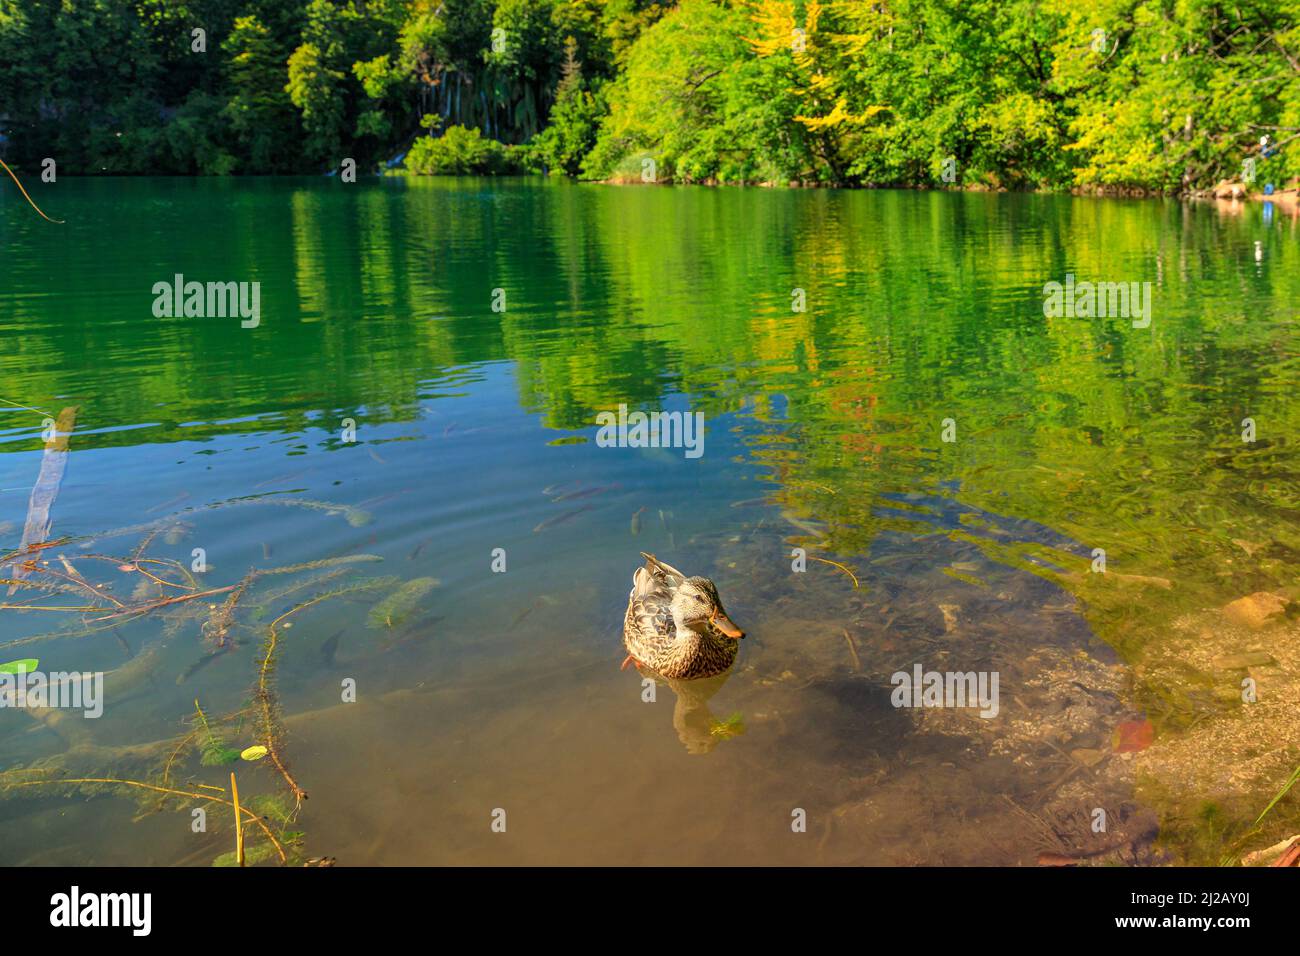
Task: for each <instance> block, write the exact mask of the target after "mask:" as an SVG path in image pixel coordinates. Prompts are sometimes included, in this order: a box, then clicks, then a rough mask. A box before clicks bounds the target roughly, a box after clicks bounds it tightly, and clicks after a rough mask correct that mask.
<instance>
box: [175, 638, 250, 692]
mask: <svg viewBox="0 0 1300 956" xmlns="http://www.w3.org/2000/svg"><path fill="white" fill-rule="evenodd" d="M246 643H248V642H247V641H232V642H230V643H228V644H225V645H223V646H222V647H220V648H219V649H217V650H215V651H210V652H208V653H207V654H204V655H203V656H202V657H200V658H199V659H198V660H197V661H195V662H194V663H193V664H191V665H190V666H189V667H187V668H185V670H183V671H181V672H180V675H179V676H178V677H177V678H176V683H178V684H184V683H185V682H186V681H187V680H189V679H190V678H191V677H193V676H194V675H195V674H197V673H198V672H199V671H201V670H203V668H205V667H207V666H208V665H209V664H211V663H212V662H213V661H215V660H216V659H217V658H218V657H220V656H221V655H223V654H225V653H227V651H229V650H230V648H231V646H238V647H242V646H243V645H244V644H246Z"/></svg>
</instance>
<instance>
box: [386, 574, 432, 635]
mask: <svg viewBox="0 0 1300 956" xmlns="http://www.w3.org/2000/svg"><path fill="white" fill-rule="evenodd" d="M438 583H439V582H438V579H437V578H415V579H414V580H411V581H407V582H406V583H405V584H403V585H402V586H401V587H400V588H398V589H397V590H396V591H394V592H393V593H392V594H390V595H388V597H386V598H384V599H383V600H382V601H380V602H379V603H378V604H376V605H375V606H374V607H373V608H371V610H370V617H369V619H368V626H369V627H371V628H376V629H378V628H391V627H396V626H397V625H398V624H401V623H402V622H403V621H405V620H406V619H407V618H408V617H410V616H411V612H412V611H414V610H415V606H416V605H417V604H419V603H420V599H421V598H423V597H424V596H425V595H426V594H428V593H429V592H430V591H432V590H433V589H434V588H436V587H437V586H438Z"/></svg>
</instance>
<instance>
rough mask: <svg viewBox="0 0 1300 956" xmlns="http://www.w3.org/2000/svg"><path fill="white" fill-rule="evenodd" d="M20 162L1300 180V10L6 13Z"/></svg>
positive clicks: (271, 4) (104, 4)
mask: <svg viewBox="0 0 1300 956" xmlns="http://www.w3.org/2000/svg"><path fill="white" fill-rule="evenodd" d="M0 158H3V159H4V160H5V161H6V162H8V163H9V164H10V165H12V166H14V167H15V168H16V169H18V170H20V171H27V172H28V173H29V174H31V173H33V172H37V171H39V170H40V169H41V168H42V163H43V161H44V160H45V159H46V158H53V159H54V160H55V161H56V164H57V170H58V172H59V173H65V174H86V175H97V174H111V175H140V174H156V175H267V174H322V173H329V172H331V171H335V170H338V169H339V168H340V166H341V164H342V163H343V162H344V161H345V160H347V159H352V160H354V161H355V163H356V165H357V168H358V169H359V170H360V171H362V172H363V173H370V172H382V171H388V170H396V169H405V170H406V171H407V172H410V173H426V174H470V173H476V174H485V173H519V172H546V173H550V174H553V175H566V176H571V177H576V178H582V179H592V180H606V181H609V180H613V181H629V182H632V181H643V180H652V181H659V182H679V183H770V184H782V185H786V184H800V185H840V186H932V187H968V188H972V187H973V188H992V189H1047V190H1067V189H1074V190H1081V191H1119V192H1127V191H1141V192H1154V193H1171V194H1177V193H1188V192H1193V191H1196V190H1202V189H1207V188H1211V187H1213V186H1214V185H1215V184H1216V183H1218V182H1221V181H1223V180H1225V179H1240V178H1243V170H1249V172H1248V173H1245V175H1244V178H1246V179H1250V178H1251V177H1252V175H1253V176H1254V177H1258V179H1259V181H1260V182H1261V183H1264V182H1273V183H1277V185H1278V186H1279V187H1281V186H1282V185H1283V184H1284V183H1285V182H1287V181H1289V180H1290V179H1291V178H1292V177H1294V176H1296V175H1298V174H1300V0H1236V2H1213V0H1094V2H1092V3H1087V4H1080V3H1077V2H1074V0H885V2H879V3H869V2H818V0H800V2H791V0H755V2H746V0H683V2H680V3H662V2H656V0H405V2H403V0H76V2H69V0H0Z"/></svg>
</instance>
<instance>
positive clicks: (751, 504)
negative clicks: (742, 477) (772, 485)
mask: <svg viewBox="0 0 1300 956" xmlns="http://www.w3.org/2000/svg"><path fill="white" fill-rule="evenodd" d="M768 504H771V502H770V501H768V499H767V498H766V497H764V498H746V499H745V500H744V501H733V502H732V503H731V507H733V508H755V507H758V506H759V505H768Z"/></svg>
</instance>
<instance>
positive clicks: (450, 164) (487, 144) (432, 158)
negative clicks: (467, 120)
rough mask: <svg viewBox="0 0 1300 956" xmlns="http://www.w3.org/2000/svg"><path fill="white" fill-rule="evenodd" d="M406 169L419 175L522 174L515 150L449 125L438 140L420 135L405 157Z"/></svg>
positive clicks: (472, 130)
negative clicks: (519, 172)
mask: <svg viewBox="0 0 1300 956" xmlns="http://www.w3.org/2000/svg"><path fill="white" fill-rule="evenodd" d="M406 168H407V169H408V170H409V171H410V172H412V173H415V174H417V175H420V176H467V175H476V174H477V175H485V174H486V175H498V174H501V173H513V172H518V171H519V161H518V157H517V155H516V152H515V150H513V149H511V148H509V147H507V146H503V145H502V144H501V143H498V142H497V141H496V140H494V139H484V138H483V134H482V133H481V132H480V131H479V130H477V129H466V128H465V127H464V126H449V127H447V131H446V132H445V133H443V134H442V135H441V136H439V137H437V138H433V137H430V136H421V137H420V138H419V139H417V140H416V141H415V142H414V143H413V144H412V145H411V150H410V152H408V153H407V154H406Z"/></svg>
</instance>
